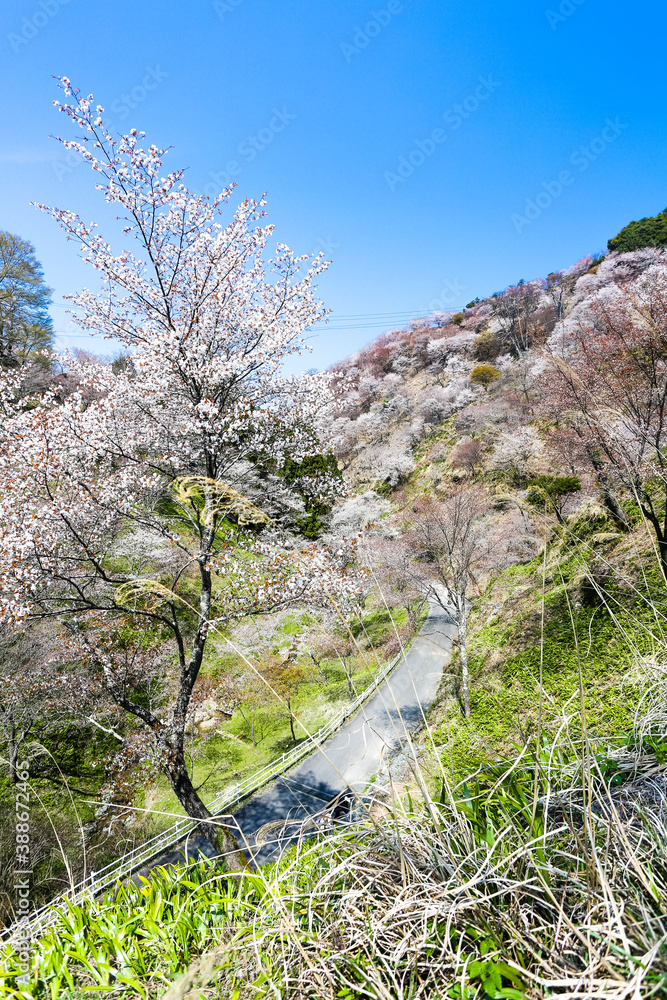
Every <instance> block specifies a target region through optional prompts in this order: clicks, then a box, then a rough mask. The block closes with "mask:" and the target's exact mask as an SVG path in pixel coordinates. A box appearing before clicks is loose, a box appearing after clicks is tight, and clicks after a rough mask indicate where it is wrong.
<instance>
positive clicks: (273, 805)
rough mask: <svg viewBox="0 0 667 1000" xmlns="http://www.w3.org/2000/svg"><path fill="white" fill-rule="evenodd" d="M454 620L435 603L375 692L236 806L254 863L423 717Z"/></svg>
mask: <svg viewBox="0 0 667 1000" xmlns="http://www.w3.org/2000/svg"><path fill="white" fill-rule="evenodd" d="M455 634H456V626H455V625H454V623H453V622H452V620H451V619H450V618H449V617H448V616H447V615H446V614H445V613H444V612H443V610H442V609H441V608H440V607H439V606H438V605H433V604H432V605H431V609H430V613H429V616H428V618H427V619H426V622H425V624H424V627H423V628H422V630H421V632H420V634H419V635H418V636H417V638H416V639H415V640H414V642H413V643H412V646H411V647H410V649H409V650H408V652H407V653H406V655H405V656H404V657H403V658H402V660H401V661H400V662H399V664H398V665H397V666H396V668H395V669H394V670H393V671H392V673H391V675H390V677H389V678H388V679H387V680H386V681H385V682H384V684H383V685H382V686H381V687H380V688H379V690H378V693H377V694H376V695H375V696H374V697H373V698H371V699H370V701H368V702H367V703H366V705H365V706H364V707H363V708H361V709H360V710H359V711H358V712H357V714H356V715H355V716H354V717H353V718H352V719H350V720H349V722H347V723H346V725H345V726H344V727H343V728H342V729H340V730H339V731H338V732H337V733H336V734H335V735H334V736H332V737H331V739H330V740H328V741H327V742H326V743H324V744H323V745H322V746H321V747H319V748H318V749H317V750H316V751H315V752H314V753H313V754H311V755H310V756H309V757H308V758H307V759H306V760H305V761H303V762H302V763H301V764H299V765H298V766H297V767H295V768H294V769H293V770H291V771H290V772H289V773H288V774H287V775H284V776H283V777H281V778H279V779H278V780H277V781H276V782H275V783H274V784H273V785H271V786H270V787H268V788H267V789H265V790H264V791H263V792H261V793H259V794H257V795H254V796H253V797H252V798H251V799H249V800H248V801H247V802H246V803H244V804H243V805H242V806H241V807H240V808H239V809H237V810H236V812H235V813H234V821H235V824H236V825H237V833H238V834H239V841H240V842H241V843H242V844H243V845H244V846H245V847H246V853H247V854H248V855H249V856H251V857H253V858H254V860H255V862H256V863H259V864H261V863H264V862H267V861H271V860H275V859H276V857H277V856H278V854H279V853H280V851H281V850H283V849H284V847H285V844H286V843H287V842H289V841H290V840H292V839H294V837H295V836H297V835H298V830H299V829H303V824H304V821H305V820H307V819H308V817H311V816H313V815H315V814H317V813H318V812H320V811H321V810H322V807H323V806H324V805H325V804H326V803H327V802H330V801H331V800H332V799H333V798H334V797H335V796H337V795H339V794H340V793H341V792H344V791H345V790H346V789H353V790H354V791H356V792H361V791H362V790H363V789H364V788H365V786H366V785H367V783H368V781H369V780H370V778H372V777H373V775H374V774H377V773H378V771H379V770H380V768H381V766H382V764H383V762H384V761H385V759H386V758H387V757H390V756H392V754H393V753H394V752H396V751H397V750H398V748H399V747H400V746H401V745H402V743H403V742H404V740H405V739H406V736H407V735H408V734H409V733H413V732H414V731H415V730H417V729H419V727H420V726H421V725H422V723H423V722H424V713H425V711H426V709H427V708H428V707H429V706H430V705H431V703H432V702H433V700H434V698H435V696H436V693H437V690H438V687H439V685H440V679H441V677H442V671H443V667H444V666H445V665H446V664H447V663H448V662H449V659H450V656H451V646H452V638H453V637H454V635H455Z"/></svg>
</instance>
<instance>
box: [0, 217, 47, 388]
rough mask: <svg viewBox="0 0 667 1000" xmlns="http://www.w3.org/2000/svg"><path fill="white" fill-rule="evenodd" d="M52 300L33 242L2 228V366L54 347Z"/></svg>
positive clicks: (0, 363) (0, 276)
mask: <svg viewBox="0 0 667 1000" xmlns="http://www.w3.org/2000/svg"><path fill="white" fill-rule="evenodd" d="M50 301H51V289H50V288H49V287H48V286H47V285H46V283H45V281H44V274H43V271H42V268H41V265H40V264H39V262H38V260H37V258H36V256H35V248H34V247H33V245H32V243H29V242H28V241H27V240H22V239H21V238H20V237H19V236H14V235H13V234H12V233H8V232H2V231H0V365H2V366H3V367H5V368H7V367H16V366H17V365H21V364H26V363H27V362H28V361H30V360H33V359H34V358H36V357H37V355H38V354H39V352H40V351H48V350H50V348H51V345H52V341H53V326H52V323H51V318H50V316H49V314H48V312H47V309H48V306H49V303H50Z"/></svg>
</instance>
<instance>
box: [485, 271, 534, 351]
mask: <svg viewBox="0 0 667 1000" xmlns="http://www.w3.org/2000/svg"><path fill="white" fill-rule="evenodd" d="M540 291H541V288H540V284H539V282H536V281H530V282H528V283H526V282H522V281H520V282H519V283H518V284H516V285H510V287H509V288H506V289H505V291H504V292H501V293H500V294H497V295H494V296H493V299H492V308H493V317H494V319H495V320H496V321H497V323H498V325H499V327H500V332H499V333H498V334H497V336H498V337H499V338H500V339H501V340H502V341H503V342H504V343H505V344H506V345H507V347H508V348H510V349H511V350H512V351H513V352H514V353H515V354H517V355H521V354H522V353H523V352H524V351H527V350H528V348H529V347H530V345H531V341H532V334H533V319H534V316H535V313H536V312H537V309H538V305H539V298H540Z"/></svg>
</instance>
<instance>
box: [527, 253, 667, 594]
mask: <svg viewBox="0 0 667 1000" xmlns="http://www.w3.org/2000/svg"><path fill="white" fill-rule="evenodd" d="M547 357H548V360H549V370H548V373H547V374H546V375H545V376H544V378H543V392H544V395H545V399H546V401H547V402H548V403H549V405H550V406H551V409H552V412H554V413H556V414H558V416H559V421H560V423H561V424H562V425H563V426H564V427H565V428H566V429H567V430H568V431H569V432H570V433H571V434H574V435H576V437H577V438H578V439H579V441H580V443H581V448H582V453H583V454H584V455H585V456H586V457H587V458H588V460H589V462H590V465H591V467H592V471H593V472H594V474H595V476H596V479H597V482H598V486H599V487H600V491H601V494H602V497H603V499H604V501H605V503H606V504H607V506H608V508H609V509H610V511H611V513H612V514H613V516H614V517H615V519H616V520H617V522H618V523H619V524H620V526H621V527H627V515H626V513H625V511H624V510H623V509H622V507H621V505H620V503H619V501H618V495H617V494H618V492H619V491H620V492H621V493H625V494H626V495H628V496H629V497H630V498H631V499H632V501H634V503H635V504H636V505H637V506H638V508H639V510H640V512H641V514H642V516H643V517H644V518H645V519H646V521H647V522H648V524H650V525H651V528H652V529H653V532H654V534H655V538H656V541H657V545H658V551H659V554H660V564H661V567H662V571H663V574H664V576H665V580H666V581H667V448H666V440H665V434H666V432H667V265H666V264H665V262H664V261H662V260H658V261H657V262H656V263H654V264H653V265H652V266H650V267H649V268H647V270H646V271H645V272H644V273H643V274H642V275H640V276H639V277H638V278H636V279H635V280H634V281H633V282H629V283H626V284H624V285H621V286H619V287H615V288H613V289H609V290H605V293H604V294H601V295H598V297H597V298H596V299H595V300H594V301H593V302H592V304H591V306H590V308H589V309H588V310H587V313H586V314H585V316H583V317H582V318H581V319H580V320H579V322H578V323H577V324H576V325H575V326H573V327H572V328H571V329H569V330H568V331H567V333H566V334H564V337H563V353H562V355H560V354H559V355H556V354H554V353H552V354H550V355H548V356H547Z"/></svg>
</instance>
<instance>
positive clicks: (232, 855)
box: [165, 749, 248, 872]
mask: <svg viewBox="0 0 667 1000" xmlns="http://www.w3.org/2000/svg"><path fill="white" fill-rule="evenodd" d="M165 757H166V761H167V762H166V764H165V772H166V774H167V777H168V778H169V781H170V782H171V787H172V788H173V790H174V794H175V795H176V798H177V799H178V801H179V802H180V803H181V805H182V806H183V808H184V809H185V811H186V813H187V814H188V816H190V817H191V818H192V819H199V820H208V819H211V816H212V814H211V812H210V811H209V810H208V809H207V808H206V806H205V805H204V803H203V801H202V800H201V798H200V796H199V794H198V792H197V790H196V789H195V787H194V785H193V784H192V781H191V780H190V775H189V774H188V768H187V765H186V763H185V758H184V756H183V754H182V753H179V752H178V751H174V750H173V749H170V750H168V751H167V753H166V755H165ZM196 829H197V832H199V833H202V834H203V835H204V836H205V837H207V838H208V839H209V840H210V841H211V843H213V844H215V846H216V847H217V849H218V851H219V852H220V853H221V854H222V855H223V856H224V859H225V863H226V864H227V867H228V868H230V869H231V871H235V872H239V871H245V870H246V869H247V868H248V862H247V860H246V857H245V855H244V854H243V852H242V851H241V848H240V847H239V843H238V841H237V839H236V837H235V836H234V834H233V833H232V832H231V831H230V830H229V829H227V827H225V826H222V825H221V824H220V823H205V822H203V823H202V824H201V825H200V826H199V827H197V828H196Z"/></svg>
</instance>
